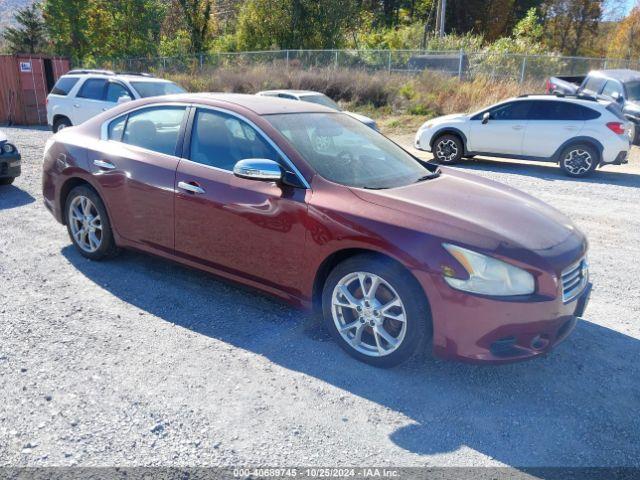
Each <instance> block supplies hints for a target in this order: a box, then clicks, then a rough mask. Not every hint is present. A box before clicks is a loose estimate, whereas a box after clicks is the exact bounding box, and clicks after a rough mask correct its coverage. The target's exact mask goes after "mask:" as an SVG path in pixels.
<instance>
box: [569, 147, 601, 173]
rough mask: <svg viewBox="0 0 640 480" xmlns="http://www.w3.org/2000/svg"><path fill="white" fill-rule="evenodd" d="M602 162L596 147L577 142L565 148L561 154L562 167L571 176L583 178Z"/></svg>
mask: <svg viewBox="0 0 640 480" xmlns="http://www.w3.org/2000/svg"><path fill="white" fill-rule="evenodd" d="M598 163H600V156H599V155H598V152H597V151H596V149H595V148H593V147H592V146H591V145H588V144H584V143H577V144H575V145H570V146H568V147H567V148H565V149H564V150H563V151H562V153H561V154H560V168H562V170H563V171H564V173H565V174H567V175H568V176H570V177H574V178H581V177H586V176H589V175H591V174H592V173H593V172H594V171H595V169H596V167H597V166H598Z"/></svg>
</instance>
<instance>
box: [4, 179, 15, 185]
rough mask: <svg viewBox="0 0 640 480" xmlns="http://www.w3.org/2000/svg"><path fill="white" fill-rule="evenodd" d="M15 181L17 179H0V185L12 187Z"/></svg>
mask: <svg viewBox="0 0 640 480" xmlns="http://www.w3.org/2000/svg"><path fill="white" fill-rule="evenodd" d="M15 179H16V178H15V177H4V178H0V185H11V184H12V183H13V181H14V180H15Z"/></svg>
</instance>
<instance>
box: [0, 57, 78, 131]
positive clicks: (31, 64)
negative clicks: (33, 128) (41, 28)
mask: <svg viewBox="0 0 640 480" xmlns="http://www.w3.org/2000/svg"><path fill="white" fill-rule="evenodd" d="M69 69H70V63H69V59H68V58H63V57H51V56H46V55H29V54H19V55H0V124H17V125H46V124H47V95H48V94H49V92H50V91H51V89H52V88H53V85H54V84H55V83H56V81H57V80H58V78H60V77H61V76H62V75H64V74H65V73H67V72H68V71H69Z"/></svg>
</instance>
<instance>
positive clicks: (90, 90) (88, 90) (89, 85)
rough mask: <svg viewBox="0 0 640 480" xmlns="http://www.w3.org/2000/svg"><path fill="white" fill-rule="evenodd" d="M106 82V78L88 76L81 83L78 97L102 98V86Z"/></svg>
mask: <svg viewBox="0 0 640 480" xmlns="http://www.w3.org/2000/svg"><path fill="white" fill-rule="evenodd" d="M106 84H107V81H106V80H103V79H100V78H90V79H88V80H86V81H85V82H84V83H83V84H82V87H81V88H80V92H78V97H80V98H90V99H91V100H102V99H103V98H104V87H105V85H106Z"/></svg>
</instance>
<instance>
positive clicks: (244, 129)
mask: <svg viewBox="0 0 640 480" xmlns="http://www.w3.org/2000/svg"><path fill="white" fill-rule="evenodd" d="M189 158H190V159H191V160H192V161H194V162H197V163H200V164H202V165H209V166H212V167H216V168H221V169H223V170H229V171H232V170H233V167H234V166H235V164H236V163H237V162H238V161H239V160H246V159H249V158H266V159H269V160H274V161H280V159H279V155H278V153H277V152H276V150H275V149H274V148H273V147H272V146H271V145H270V144H269V143H268V142H267V141H266V140H264V138H262V136H261V135H260V134H259V133H258V132H256V130H255V129H254V128H253V127H252V126H251V125H249V124H248V123H246V122H244V121H243V120H240V119H238V118H236V117H234V116H233V115H229V114H227V113H224V112H218V111H212V110H198V111H197V113H196V117H195V119H194V122H193V131H192V134H191V151H190V156H189Z"/></svg>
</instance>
